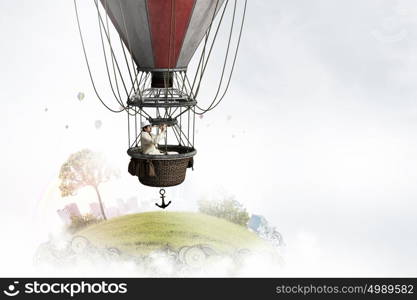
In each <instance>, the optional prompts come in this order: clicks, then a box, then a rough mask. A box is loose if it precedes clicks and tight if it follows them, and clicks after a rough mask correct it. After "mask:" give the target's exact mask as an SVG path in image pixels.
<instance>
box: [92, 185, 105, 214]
mask: <svg viewBox="0 0 417 300" xmlns="http://www.w3.org/2000/svg"><path fill="white" fill-rule="evenodd" d="M93 187H94V189H95V191H96V194H97V198H98V203H99V204H100V210H101V214H102V216H103V219H104V220H107V217H106V213H105V212H104V206H103V201H101V196H100V193H99V191H98V187H97V186H93Z"/></svg>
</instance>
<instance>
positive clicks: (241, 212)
mask: <svg viewBox="0 0 417 300" xmlns="http://www.w3.org/2000/svg"><path fill="white" fill-rule="evenodd" d="M198 208H199V211H200V212H201V213H204V214H207V215H210V216H214V217H218V218H222V219H225V220H228V221H230V222H232V223H235V224H238V225H242V226H246V224H247V223H248V221H249V214H248V212H247V211H246V208H244V207H243V205H242V204H241V203H239V202H238V201H236V200H235V199H234V198H226V199H223V200H218V201H209V200H201V201H199V202H198Z"/></svg>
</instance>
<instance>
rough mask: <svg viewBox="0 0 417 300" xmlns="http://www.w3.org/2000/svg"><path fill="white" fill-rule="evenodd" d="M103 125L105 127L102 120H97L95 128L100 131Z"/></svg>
mask: <svg viewBox="0 0 417 300" xmlns="http://www.w3.org/2000/svg"><path fill="white" fill-rule="evenodd" d="M102 125H103V122H102V121H101V120H96V121H95V122H94V126H95V127H96V129H100V128H101V126H102Z"/></svg>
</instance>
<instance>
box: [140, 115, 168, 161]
mask: <svg viewBox="0 0 417 300" xmlns="http://www.w3.org/2000/svg"><path fill="white" fill-rule="evenodd" d="M141 128H142V132H141V136H140V141H141V145H142V153H143V154H152V155H161V154H163V153H161V151H159V150H158V148H157V147H158V143H159V141H160V139H161V138H162V137H163V136H164V135H165V133H166V125H165V124H164V125H160V126H159V129H160V132H159V133H158V134H157V135H154V134H152V125H151V124H150V123H149V122H148V121H144V122H142V124H141Z"/></svg>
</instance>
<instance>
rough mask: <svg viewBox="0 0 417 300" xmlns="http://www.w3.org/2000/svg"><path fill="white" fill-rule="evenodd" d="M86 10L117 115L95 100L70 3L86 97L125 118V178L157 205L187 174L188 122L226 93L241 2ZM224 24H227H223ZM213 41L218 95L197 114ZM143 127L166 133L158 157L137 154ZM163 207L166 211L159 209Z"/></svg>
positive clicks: (158, 2) (131, 0)
mask: <svg viewBox="0 0 417 300" xmlns="http://www.w3.org/2000/svg"><path fill="white" fill-rule="evenodd" d="M94 3H95V7H96V10H97V17H98V26H99V32H100V37H101V48H102V50H103V56H104V61H105V66H106V71H107V75H108V76H107V77H108V79H109V86H110V88H111V90H112V93H113V96H114V98H115V99H116V100H117V101H118V107H121V109H116V110H114V109H112V108H111V107H109V105H107V104H106V103H104V101H103V98H104V97H101V96H100V94H99V93H98V89H97V84H96V83H95V81H94V79H93V74H92V73H93V71H92V68H91V66H90V63H89V60H88V56H87V50H86V45H85V42H84V35H83V32H82V27H81V25H80V14H79V10H78V7H77V1H76V0H74V4H75V9H76V15H77V22H78V28H79V31H80V37H81V42H82V46H83V51H84V54H85V59H86V63H87V67H88V71H89V75H90V78H91V80H92V84H93V87H94V90H95V92H96V93H97V96H98V98H99V99H100V100H101V101H102V103H103V104H104V105H105V106H106V107H107V108H108V109H109V110H111V111H113V112H116V113H117V112H125V113H127V119H128V143H129V147H128V150H127V153H128V155H129V156H130V157H131V160H130V163H129V167H128V171H129V173H130V174H131V175H133V176H137V177H138V178H139V181H140V182H141V183H142V184H144V185H146V186H151V187H158V188H161V190H160V194H161V198H162V199H164V194H165V190H163V188H165V187H171V186H176V185H179V184H181V183H182V182H183V181H184V179H185V175H186V170H187V169H188V168H193V165H194V156H195V155H196V153H197V152H196V148H195V123H196V115H200V116H202V115H203V114H205V113H206V112H208V111H210V110H212V109H214V108H215V107H217V106H218V104H219V103H220V101H221V100H222V99H223V98H224V95H225V94H226V91H227V89H228V88H229V84H230V80H231V77H232V73H233V70H234V67H235V62H236V56H237V53H238V48H239V44H240V39H241V35H242V29H243V25H244V19H245V13H246V5H247V0H100V1H98V0H95V1H94ZM226 19H228V21H229V22H224V20H226ZM224 23H227V26H226V25H224V26H226V27H224V26H223V24H224ZM112 33H113V34H112ZM114 33H117V36H115V34H114ZM221 33H226V34H224V36H225V37H226V43H225V45H227V46H224V64H223V67H222V69H221V70H220V72H218V73H219V74H220V75H219V77H220V80H219V85H218V89H217V90H216V91H214V94H215V96H214V97H213V99H212V100H211V101H210V102H209V103H210V105H208V106H207V107H205V108H202V107H201V106H200V105H199V104H198V103H197V99H198V94H199V91H200V86H201V82H202V80H203V78H204V75H205V73H206V68H207V66H208V64H209V62H210V58H211V55H212V52H213V49H216V46H217V45H216V41H217V39H218V36H219V35H221ZM117 47H119V48H117ZM117 49H118V50H117ZM198 49H199V50H198ZM196 52H197V53H198V54H196ZM193 57H194V58H195V65H197V67H195V68H194V70H193V72H192V73H191V72H190V71H189V64H190V62H191V60H192V59H193ZM222 60H223V57H222ZM122 61H124V63H122ZM123 66H124V68H123ZM126 77H127V79H126ZM122 95H123V96H122ZM144 121H147V122H150V123H151V124H152V125H153V126H158V125H161V124H164V125H166V126H167V130H166V131H167V133H166V134H165V137H164V139H163V141H160V142H159V145H158V149H159V151H160V152H161V154H160V155H154V154H143V152H142V148H141V134H142V133H141V132H142V128H141V125H140V124H143V123H142V122H144ZM158 206H159V205H158ZM164 206H165V207H166V206H167V205H165V203H164V202H163V204H162V208H165V207H164Z"/></svg>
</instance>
